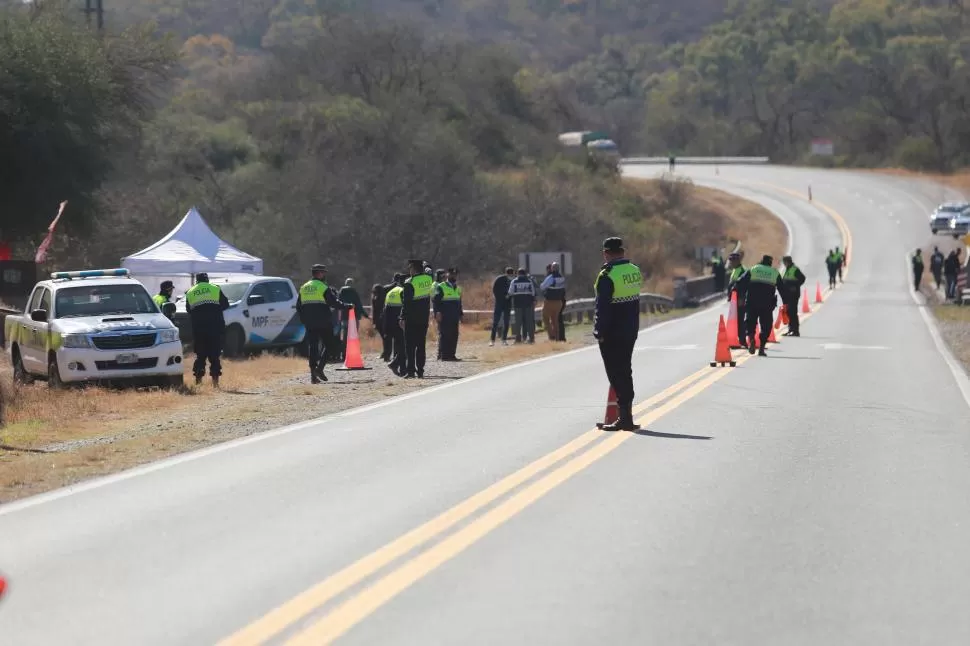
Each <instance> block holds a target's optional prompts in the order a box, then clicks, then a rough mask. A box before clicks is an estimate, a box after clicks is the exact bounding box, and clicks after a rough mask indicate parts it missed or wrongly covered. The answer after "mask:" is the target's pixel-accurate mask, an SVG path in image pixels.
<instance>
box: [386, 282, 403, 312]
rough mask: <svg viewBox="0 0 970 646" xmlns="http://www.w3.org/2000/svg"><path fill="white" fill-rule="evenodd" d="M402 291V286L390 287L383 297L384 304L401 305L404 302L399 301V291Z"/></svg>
mask: <svg viewBox="0 0 970 646" xmlns="http://www.w3.org/2000/svg"><path fill="white" fill-rule="evenodd" d="M403 291H404V288H403V287H400V286H398V287H392V288H391V289H390V290H389V291H388V292H387V296H385V297H384V306H385V307H387V306H390V307H401V306H402V305H403V304H404V303H403V301H401V293H402V292H403Z"/></svg>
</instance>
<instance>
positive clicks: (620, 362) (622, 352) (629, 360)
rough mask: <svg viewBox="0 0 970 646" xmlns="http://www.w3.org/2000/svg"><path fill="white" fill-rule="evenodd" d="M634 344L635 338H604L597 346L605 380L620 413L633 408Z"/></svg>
mask: <svg viewBox="0 0 970 646" xmlns="http://www.w3.org/2000/svg"><path fill="white" fill-rule="evenodd" d="M636 342H637V339H636V337H633V338H630V339H610V338H606V339H603V340H602V341H600V344H599V345H600V356H601V357H603V368H605V369H606V378H607V379H608V380H609V382H610V385H611V386H613V390H615V391H616V403H617V405H618V406H619V407H620V413H623V412H626V413H629V412H630V410H631V409H632V408H633V346H634V345H635V344H636Z"/></svg>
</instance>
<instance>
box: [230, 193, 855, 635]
mask: <svg viewBox="0 0 970 646" xmlns="http://www.w3.org/2000/svg"><path fill="white" fill-rule="evenodd" d="M775 188H778V187H775ZM778 190H783V191H785V192H790V193H792V194H795V192H794V191H787V190H786V189H780V188H778ZM815 204H816V205H817V206H819V207H820V208H822V209H823V210H825V211H826V212H828V213H829V214H830V215H831V216H832V217H833V219H834V220H835V221H836V224H837V225H838V227H839V229H840V231H841V232H842V235H843V240H844V244H845V247H846V248H847V249H848V248H850V247H849V245H850V244H851V233H850V232H849V230H848V227H847V226H846V225H845V221H844V220H843V219H842V217H841V216H840V215H839V214H838V213H836V212H835V211H834V210H832V209H830V208H829V207H826V206H824V205H821V204H818V203H817V202H816V203H815ZM826 292H828V290H826ZM815 309H817V307H816V308H815ZM812 313H814V310H813V312H812ZM809 316H811V315H810V314H809V315H805V316H804V317H803V319H805V318H808V317H809ZM735 358H736V361H737V363H738V365H741V364H743V363H744V362H745V361H747V360H748V359H750V358H751V357H750V355H748V354H746V353H744V352H741V353H739V354H738V355H736V356H735ZM730 373H731V370H730V369H724V368H720V369H718V368H710V367H704V368H702V369H700V370H698V371H697V372H695V373H693V374H691V375H689V376H687V377H686V378H684V379H682V380H681V381H679V382H677V383H676V384H674V385H672V386H670V387H669V388H666V389H665V390H663V391H662V392H660V393H657V394H656V395H654V396H652V397H650V398H649V399H647V400H646V401H644V402H642V403H640V404H638V405H637V406H636V407H634V409H633V412H634V414H635V415H640V414H641V413H644V412H646V413H645V414H643V415H641V416H640V417H639V418H638V419H637V420H636V421H637V423H639V424H640V425H641V426H643V427H648V426H649V425H651V424H653V423H655V422H656V421H657V420H659V419H660V418H662V417H663V416H664V415H667V414H668V413H670V412H672V411H674V410H676V409H677V408H679V407H680V406H682V405H683V404H684V403H686V402H688V401H690V400H691V399H693V398H694V397H696V396H697V395H699V394H700V393H702V392H704V391H705V390H707V389H708V388H710V387H711V386H712V385H713V384H714V383H716V382H717V381H719V380H720V379H722V378H724V377H725V376H726V375H728V374H730ZM633 435H634V434H633V433H626V432H609V431H602V430H599V429H591V430H589V431H587V432H585V433H583V434H582V435H580V436H579V437H577V438H576V439H574V440H572V441H571V442H569V443H567V444H565V445H563V446H562V447H560V448H558V449H556V450H555V451H552V452H551V453H548V454H547V455H544V456H543V457H541V458H539V459H537V460H536V461H534V462H532V463H531V464H529V465H527V466H525V467H523V468H521V469H519V470H518V471H516V472H515V473H513V474H512V475H509V476H507V477H505V478H503V479H502V480H500V481H499V482H496V483H495V484H493V485H491V486H490V487H488V488H486V489H484V490H482V491H480V492H478V493H476V494H474V495H473V496H471V497H470V498H467V499H466V500H464V501H462V502H461V503H459V504H457V505H455V506H454V507H452V508H451V509H448V510H447V511H445V512H443V513H442V514H440V515H438V516H436V517H435V518H433V519H431V520H429V521H428V522H426V523H424V524H423V525H421V526H419V527H417V528H415V529H413V530H411V531H409V532H408V533H406V534H404V535H403V536H401V537H399V538H397V539H395V540H393V541H391V542H390V543H387V544H386V545H384V546H383V547H381V548H379V549H378V550H376V551H374V552H372V553H370V554H368V555H367V556H364V557H363V558H361V559H360V560H358V561H356V562H355V563H353V564H351V565H349V566H347V567H346V568H344V569H343V570H340V571H339V572H337V573H336V574H333V575H331V576H330V577H328V578H327V579H325V580H324V581H322V582H320V583H318V584H317V585H314V586H313V587H311V588H309V589H308V590H306V591H304V592H302V593H300V594H299V595H297V596H296V597H294V598H293V599H291V600H290V601H287V602H286V603H284V604H283V605H281V606H279V607H277V608H275V609H274V610H272V611H270V612H269V613H268V614H266V615H265V616H263V617H262V618H260V619H258V620H257V621H255V622H253V623H252V624H250V625H249V626H246V627H245V628H243V629H242V630H240V631H239V632H237V633H235V634H234V635H232V636H230V637H228V638H226V639H224V640H223V641H222V642H220V646H252V645H255V644H264V643H266V642H267V641H269V640H271V639H274V638H278V637H280V636H282V635H283V634H284V633H286V632H288V631H289V632H291V633H292V634H291V635H290V636H289V638H288V639H287V640H286V641H285V643H286V644H287V645H288V646H319V645H321V644H329V643H331V642H332V641H334V640H336V639H337V638H339V637H340V636H341V635H343V634H345V633H346V632H347V631H348V630H350V629H351V628H353V627H354V626H355V625H357V624H358V623H360V622H361V621H362V620H364V619H365V618H366V617H368V616H369V615H370V614H372V613H373V612H374V611H376V610H377V609H378V608H380V607H381V606H383V605H384V604H385V603H387V602H388V601H390V600H391V599H393V598H394V597H395V596H397V595H398V594H400V593H401V592H402V591H404V590H406V589H407V588H408V587H410V586H411V585H413V584H414V583H416V582H417V581H419V580H421V579H422V578H424V577H425V576H427V575H428V574H430V573H431V572H433V571H434V570H435V569H436V568H437V567H438V566H440V565H441V564H443V563H445V562H447V561H448V560H450V559H452V558H454V557H455V556H457V555H458V554H460V553H461V552H462V551H464V550H465V549H467V548H468V547H469V546H471V545H473V544H474V543H475V542H477V541H478V540H480V539H481V538H482V537H484V536H486V535H487V534H488V533H489V532H491V531H493V530H494V529H496V528H497V527H499V526H501V525H502V524H504V523H505V522H506V521H508V520H509V519H511V518H513V517H514V516H515V515H517V514H518V513H519V512H521V511H522V510H524V509H526V508H527V507H528V506H529V505H531V504H532V503H534V502H536V501H538V500H539V499H541V498H542V497H543V496H545V495H546V494H547V493H549V492H550V491H552V490H553V489H555V488H556V487H557V486H559V485H560V484H562V483H564V482H566V481H567V480H568V479H569V478H571V477H572V476H574V475H576V474H577V473H580V472H581V471H583V470H584V469H586V468H587V467H589V466H590V465H592V464H594V463H595V462H597V461H598V460H600V459H602V458H603V457H605V456H606V455H608V454H609V453H611V452H612V451H614V450H616V448H617V447H619V446H620V445H621V444H623V443H624V442H626V441H627V440H629V439H630V438H631V437H633ZM530 481H531V482H530ZM500 499H501V501H500ZM493 503H497V504H495V505H494V506H492V507H491V508H490V509H488V510H487V511H485V512H484V513H481V514H480V515H478V516H477V518H474V520H472V521H471V522H469V523H468V524H466V525H464V526H463V527H461V528H460V529H458V530H457V531H453V532H452V533H450V534H449V533H448V532H449V531H451V530H453V528H455V526H456V525H458V524H459V523H461V522H463V521H465V520H467V519H469V518H472V517H473V516H475V515H476V514H478V513H479V512H481V511H482V510H484V509H485V508H486V507H489V506H490V505H493ZM439 537H443V538H441V539H440V540H439V541H438V542H436V543H434V544H433V545H431V546H430V547H428V548H427V549H425V550H424V551H421V552H419V553H417V554H416V555H414V556H412V557H410V558H406V559H404V561H403V562H402V563H400V564H399V565H397V566H396V567H394V568H393V569H391V570H390V571H389V572H387V573H386V574H383V576H380V578H378V579H377V580H376V581H374V582H372V583H370V584H369V585H366V586H364V587H363V589H361V590H360V591H358V592H356V593H353V594H351V596H349V597H348V598H346V599H345V600H343V601H342V602H340V603H339V604H338V605H336V606H335V607H334V608H333V609H331V610H329V611H327V612H325V613H324V614H323V615H322V616H321V617H319V618H317V619H315V620H312V621H310V622H309V623H308V624H307V625H303V626H299V627H298V624H300V623H301V622H303V621H304V620H306V619H307V618H309V617H310V616H311V615H314V614H316V613H319V612H320V611H321V610H322V609H323V607H324V606H325V605H326V604H327V603H329V602H331V601H333V600H335V599H336V598H337V597H338V596H340V595H342V594H344V593H345V592H348V591H349V590H350V589H351V588H353V587H354V586H357V585H358V584H360V583H362V582H364V581H365V580H366V579H369V578H370V577H374V576H378V575H379V572H380V571H381V570H384V569H385V568H388V567H389V566H391V565H392V564H393V563H394V562H395V561H398V560H399V559H402V558H404V557H406V556H407V555H408V554H410V553H411V552H412V551H414V550H417V549H418V548H421V547H422V546H425V545H426V544H428V543H430V542H431V541H432V540H433V539H436V538H439Z"/></svg>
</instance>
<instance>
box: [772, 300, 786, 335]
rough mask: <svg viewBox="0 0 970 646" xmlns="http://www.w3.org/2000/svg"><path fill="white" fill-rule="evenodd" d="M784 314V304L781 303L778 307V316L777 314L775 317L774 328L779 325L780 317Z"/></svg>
mask: <svg viewBox="0 0 970 646" xmlns="http://www.w3.org/2000/svg"><path fill="white" fill-rule="evenodd" d="M784 314H785V306H784V305H782V306H781V307H779V308H778V316H777V318H775V329H776V330H777V329H778V328H780V327H781V322H782V319H783V318H784ZM772 334H774V333H772Z"/></svg>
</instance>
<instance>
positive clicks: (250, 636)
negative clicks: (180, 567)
mask: <svg viewBox="0 0 970 646" xmlns="http://www.w3.org/2000/svg"><path fill="white" fill-rule="evenodd" d="M713 372H716V370H715V369H713V368H710V367H704V368H702V369H700V370H698V371H697V372H695V373H693V374H691V375H689V376H687V377H685V378H684V379H682V380H680V381H679V382H677V383H676V384H674V385H672V386H670V387H669V388H666V389H665V390H663V391H661V392H659V393H657V394H656V395H654V396H652V397H650V398H649V399H647V400H646V401H644V402H643V403H641V404H638V405H637V406H636V407H634V409H633V410H634V413H641V412H643V411H644V410H647V409H648V408H650V407H651V406H654V405H656V404H658V403H660V402H662V401H663V400H665V399H667V398H668V397H671V396H672V395H675V394H676V393H678V392H680V391H681V390H683V389H684V388H687V387H688V386H690V385H691V384H693V383H695V382H697V381H698V380H700V379H701V378H702V377H705V376H707V375H710V374H711V373H713ZM721 374H726V373H721ZM604 435H607V433H606V432H604V431H600V430H598V429H593V430H590V431H587V432H586V433H583V434H582V435H580V436H579V437H577V438H576V439H574V440H572V441H571V442H569V443H567V444H565V445H563V446H561V447H560V448H558V449H556V450H555V451H552V452H551V453H549V454H547V455H545V456H543V457H541V458H539V459H538V460H536V461H534V462H532V463H531V464H529V465H527V466H525V467H523V468H522V469H520V470H518V471H516V472H515V473H513V474H512V475H510V476H507V477H505V478H504V479H502V480H500V481H499V482H496V483H495V484H493V485H491V486H490V487H488V488H486V489H483V490H482V491H480V492H479V493H477V494H474V495H473V496H471V497H470V498H467V499H466V500H464V501H463V502H461V503H459V504H458V505H456V506H455V507H452V508H451V509H449V510H447V511H445V512H443V513H442V514H440V515H438V516H436V517H435V518H433V519H432V520H429V521H428V522H426V523H424V524H423V525H421V526H419V527H417V528H415V529H413V530H411V531H409V532H408V533H407V534H404V535H403V536H401V537H400V538H397V539H396V540H394V541H392V542H390V543H388V544H386V545H384V546H383V547H381V548H379V549H378V550H377V551H375V552H372V553H371V554H369V555H367V556H365V557H363V558H361V559H360V560H358V561H356V562H355V563H353V564H351V565H349V566H347V567H346V568H344V569H343V570H340V571H339V572H337V573H336V574H334V575H332V576H330V577H328V578H327V579H325V580H324V581H322V582H320V583H318V584H317V585H315V586H313V587H312V588H309V589H308V590H306V591H304V592H302V593H300V594H299V595H297V596H296V597H294V598H293V599H291V600H290V601H288V602H286V603H284V604H283V605H281V606H279V607H277V608H275V609H274V610H272V611H270V612H269V613H268V614H267V615H265V616H264V617H262V618H261V619H258V620H257V621H255V622H253V623H252V624H250V625H249V626H247V627H245V628H243V629H242V630H240V631H239V632H237V633H235V634H234V635H232V636H230V637H228V638H226V639H225V640H223V641H221V642H220V646H242V645H244V644H245V645H250V644H261V643H263V642H265V641H266V640H268V639H270V638H272V637H274V636H275V635H278V634H279V633H281V632H282V631H284V630H286V628H287V627H288V626H290V625H291V624H293V623H294V622H296V621H298V620H299V619H301V618H302V617H304V616H306V615H307V614H309V613H311V612H313V611H314V610H316V609H317V608H319V607H320V606H322V605H323V604H325V603H327V602H328V601H330V600H331V599H333V598H334V597H336V596H337V595H339V594H341V593H342V592H344V591H345V590H347V589H348V588H350V587H351V586H354V585H356V584H357V583H360V582H361V581H362V580H364V579H365V578H367V577H369V576H371V575H373V574H375V573H376V572H377V571H378V570H380V569H381V568H383V567H385V566H387V565H389V564H390V563H391V562H393V561H395V560H397V559H398V558H400V557H402V556H404V555H405V554H407V553H408V552H410V551H411V550H412V549H415V548H417V547H419V546H421V545H423V544H424V543H426V542H428V541H430V540H431V539H433V538H434V537H435V536H437V535H439V534H441V533H442V532H445V531H447V530H448V529H450V528H451V527H453V526H454V525H456V524H458V523H459V522H461V521H463V520H464V519H466V518H468V517H469V516H471V515H472V514H474V513H476V512H477V511H479V510H480V509H482V508H483V507H485V506H486V505H489V504H491V503H492V502H494V501H495V500H497V499H498V498H500V497H502V496H503V495H505V494H507V493H509V492H510V491H512V490H513V489H515V488H517V487H519V486H521V485H522V484H524V483H525V482H526V481H527V480H529V479H530V478H532V477H534V476H536V475H538V474H539V473H542V472H543V471H545V470H546V469H548V468H549V467H552V466H553V465H555V464H556V463H557V462H559V461H560V460H563V459H565V458H567V457H569V456H571V455H573V454H574V453H576V452H577V451H579V450H580V449H583V448H584V447H586V446H587V445H589V444H591V443H592V442H593V441H594V440H597V439H599V438H601V437H604Z"/></svg>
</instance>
